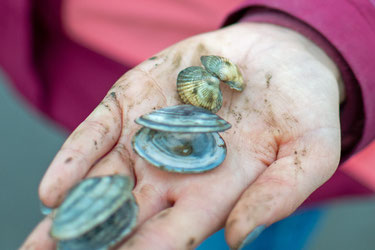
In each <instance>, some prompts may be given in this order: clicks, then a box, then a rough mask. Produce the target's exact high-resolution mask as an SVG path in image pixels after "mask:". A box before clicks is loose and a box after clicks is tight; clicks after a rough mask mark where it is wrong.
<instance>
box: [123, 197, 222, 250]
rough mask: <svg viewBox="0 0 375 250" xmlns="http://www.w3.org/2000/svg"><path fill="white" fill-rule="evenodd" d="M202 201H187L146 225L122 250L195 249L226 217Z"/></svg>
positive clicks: (164, 212)
mask: <svg viewBox="0 0 375 250" xmlns="http://www.w3.org/2000/svg"><path fill="white" fill-rule="evenodd" d="M200 204H201V203H199V201H196V200H195V201H193V200H184V201H180V202H176V204H175V206H174V207H171V208H168V209H165V210H163V211H162V212H160V213H158V214H157V215H155V216H154V217H152V218H151V219H150V220H148V221H147V222H145V223H144V224H143V225H142V226H141V227H140V228H139V229H138V230H137V231H136V233H135V235H134V236H133V237H131V238H130V239H129V240H128V241H127V242H126V243H125V245H123V246H122V247H121V248H120V249H193V248H195V247H196V246H197V245H198V244H199V243H200V242H202V241H203V240H204V239H205V238H207V237H208V236H209V235H210V234H212V233H213V232H215V231H216V230H218V229H219V228H220V226H221V225H222V222H223V218H219V217H218V216H217V215H216V213H214V212H213V210H215V209H216V208H212V207H211V208H208V207H207V208H204V207H203V206H201V205H200Z"/></svg>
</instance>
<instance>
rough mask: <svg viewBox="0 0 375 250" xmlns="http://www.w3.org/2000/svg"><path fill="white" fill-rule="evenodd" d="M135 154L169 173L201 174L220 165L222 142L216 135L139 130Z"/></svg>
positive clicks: (136, 136) (221, 160)
mask: <svg viewBox="0 0 375 250" xmlns="http://www.w3.org/2000/svg"><path fill="white" fill-rule="evenodd" d="M132 147H133V149H134V150H135V152H136V153H137V154H138V155H140V156H141V157H142V158H143V159H145V160H146V161H148V162H149V163H151V164H152V165H154V166H156V167H158V168H160V169H162V170H165V171H169V172H178V173H201V172H206V171H209V170H211V169H214V168H215V167H217V166H219V165H220V163H222V162H223V161H224V159H225V156H226V152H227V151H226V146H225V143H224V140H223V139H222V138H221V137H220V135H219V134H218V133H216V132H211V133H173V132H163V131H157V130H152V129H149V128H142V129H140V130H139V131H138V132H137V134H136V135H135V136H134V137H133V140H132Z"/></svg>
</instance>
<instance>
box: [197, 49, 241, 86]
mask: <svg viewBox="0 0 375 250" xmlns="http://www.w3.org/2000/svg"><path fill="white" fill-rule="evenodd" d="M201 62H202V64H203V66H204V67H205V69H206V70H207V71H208V72H209V73H211V74H213V75H215V76H217V77H218V78H219V79H220V80H221V81H223V82H224V83H226V84H228V85H229V87H230V88H232V89H235V90H238V91H242V90H243V88H244V81H243V77H242V74H241V72H240V70H239V69H238V67H237V66H236V65H235V64H234V63H232V62H231V61H229V60H228V59H227V58H225V57H221V56H202V57H201Z"/></svg>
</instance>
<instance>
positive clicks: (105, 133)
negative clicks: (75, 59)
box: [39, 90, 122, 207]
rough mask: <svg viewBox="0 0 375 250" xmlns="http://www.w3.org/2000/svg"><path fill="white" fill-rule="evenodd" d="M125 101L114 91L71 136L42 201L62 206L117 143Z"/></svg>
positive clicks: (41, 190)
mask: <svg viewBox="0 0 375 250" xmlns="http://www.w3.org/2000/svg"><path fill="white" fill-rule="evenodd" d="M121 114H122V111H121V102H120V101H119V100H118V98H117V94H116V92H115V91H112V90H110V91H109V92H108V94H107V96H106V97H105V98H104V99H103V101H102V102H101V103H100V104H99V106H98V107H97V108H96V109H95V110H94V111H93V112H92V113H91V114H90V115H89V116H88V117H87V118H86V120H85V121H84V122H82V123H81V124H80V125H79V126H78V127H77V128H76V129H75V130H74V132H73V133H72V134H71V135H70V136H69V137H68V139H67V140H66V142H65V143H64V144H63V146H62V147H61V149H60V151H59V152H58V153H57V155H56V157H55V158H54V159H53V161H52V163H51V165H50V167H49V168H48V170H47V172H46V174H45V175H44V177H43V179H42V182H41V184H40V186H39V195H40V199H41V201H42V202H43V203H44V204H45V205H47V206H49V207H55V206H56V205H58V204H59V203H60V202H61V200H62V198H63V196H64V193H65V192H66V190H69V189H70V188H71V187H72V186H73V185H74V184H75V183H77V182H78V181H79V180H80V179H82V178H83V177H84V176H85V175H86V173H87V172H88V170H89V169H90V167H91V166H92V165H93V164H94V163H95V162H96V161H97V160H98V159H100V158H101V157H102V156H103V155H105V154H106V153H107V152H108V151H109V150H110V149H111V148H112V147H113V146H114V144H115V143H116V141H117V140H118V138H119V136H120V132H121V123H122V121H121Z"/></svg>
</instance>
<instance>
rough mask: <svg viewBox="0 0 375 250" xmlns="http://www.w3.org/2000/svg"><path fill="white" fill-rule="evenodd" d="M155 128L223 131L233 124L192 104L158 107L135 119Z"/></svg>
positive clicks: (178, 130) (173, 130) (168, 130)
mask: <svg viewBox="0 0 375 250" xmlns="http://www.w3.org/2000/svg"><path fill="white" fill-rule="evenodd" d="M135 122H136V123H138V124H140V125H142V126H145V127H147V128H151V129H154V130H160V131H166V132H190V133H201V132H222V131H225V130H227V129H229V128H230V127H231V125H230V124H229V123H228V122H227V121H225V120H224V119H222V118H221V117H220V116H218V115H216V114H214V113H212V112H210V111H208V110H207V109H204V108H200V107H196V106H192V105H177V106H170V107H166V108H162V109H158V110H156V111H153V112H151V113H149V114H145V115H143V116H141V117H139V118H137V119H136V120H135Z"/></svg>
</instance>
